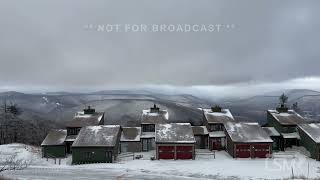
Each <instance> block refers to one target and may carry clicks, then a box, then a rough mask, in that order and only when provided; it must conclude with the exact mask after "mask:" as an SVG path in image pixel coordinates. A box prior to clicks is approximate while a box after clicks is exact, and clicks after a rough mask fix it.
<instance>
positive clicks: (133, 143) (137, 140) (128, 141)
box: [120, 127, 142, 153]
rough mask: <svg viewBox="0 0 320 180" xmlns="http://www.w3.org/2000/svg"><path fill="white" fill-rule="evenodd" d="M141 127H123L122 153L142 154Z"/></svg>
mask: <svg viewBox="0 0 320 180" xmlns="http://www.w3.org/2000/svg"><path fill="white" fill-rule="evenodd" d="M141 148H142V145H141V127H122V133H121V138H120V152H121V153H123V152H141Z"/></svg>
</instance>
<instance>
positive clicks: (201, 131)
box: [192, 126, 208, 135]
mask: <svg viewBox="0 0 320 180" xmlns="http://www.w3.org/2000/svg"><path fill="white" fill-rule="evenodd" d="M192 131H193V134H194V135H208V129H207V127H206V126H192Z"/></svg>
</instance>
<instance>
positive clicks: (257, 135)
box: [224, 122, 273, 143]
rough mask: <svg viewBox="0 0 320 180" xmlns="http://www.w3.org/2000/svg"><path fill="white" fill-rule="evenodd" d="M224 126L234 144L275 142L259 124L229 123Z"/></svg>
mask: <svg viewBox="0 0 320 180" xmlns="http://www.w3.org/2000/svg"><path fill="white" fill-rule="evenodd" d="M224 126H225V128H226V131H227V133H228V135H229V136H230V138H231V140H232V141H233V142H242V143H254V142H273V141H272V139H271V138H270V137H269V135H268V134H267V133H266V132H265V131H264V130H263V129H262V128H261V127H260V125H259V124H258V123H244V122H238V123H235V122H227V123H225V124H224Z"/></svg>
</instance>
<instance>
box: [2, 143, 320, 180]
mask: <svg viewBox="0 0 320 180" xmlns="http://www.w3.org/2000/svg"><path fill="white" fill-rule="evenodd" d="M14 153H16V154H17V158H23V159H28V160H31V159H32V161H31V165H30V166H29V167H28V168H27V169H24V170H18V171H7V172H5V173H3V175H4V176H6V177H10V178H14V179H15V178H17V179H152V180H154V179H283V178H288V177H290V176H291V175H292V171H293V173H294V175H295V176H301V175H303V176H305V177H309V178H314V179H316V178H320V162H317V161H315V160H313V159H310V158H308V157H307V156H305V155H304V154H306V152H305V151H303V149H301V148H299V149H297V148H294V149H288V150H287V151H286V152H279V153H274V157H273V158H270V159H233V158H231V157H230V156H229V155H228V154H227V153H226V152H224V151H221V152H217V153H216V158H214V156H213V155H212V153H210V152H209V151H207V150H202V151H197V157H196V160H177V161H174V160H160V161H158V160H155V161H151V160H150V156H152V155H153V154H152V153H154V152H147V153H139V154H142V155H143V159H140V160H133V158H132V157H121V158H119V160H118V162H117V163H114V164H86V165H70V163H71V157H68V158H66V159H63V160H62V161H61V165H58V164H54V161H53V160H52V159H49V161H46V159H43V158H41V152H40V149H38V148H35V147H31V146H26V145H22V144H10V145H1V146H0V159H3V158H5V157H6V156H9V155H11V154H14Z"/></svg>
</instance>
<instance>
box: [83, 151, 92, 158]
mask: <svg viewBox="0 0 320 180" xmlns="http://www.w3.org/2000/svg"><path fill="white" fill-rule="evenodd" d="M93 155H94V152H85V157H86V159H92V158H93Z"/></svg>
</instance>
